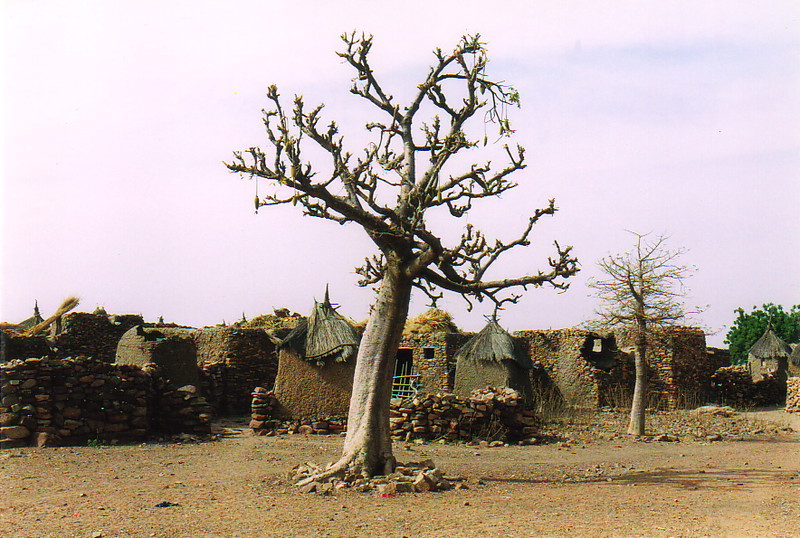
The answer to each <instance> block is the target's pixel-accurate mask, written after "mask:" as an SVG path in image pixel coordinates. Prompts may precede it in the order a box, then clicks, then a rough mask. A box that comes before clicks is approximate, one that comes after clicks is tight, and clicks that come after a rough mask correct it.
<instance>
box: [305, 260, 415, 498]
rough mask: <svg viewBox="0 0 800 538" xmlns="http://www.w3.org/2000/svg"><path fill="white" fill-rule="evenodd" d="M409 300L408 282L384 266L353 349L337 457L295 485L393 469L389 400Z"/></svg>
mask: <svg viewBox="0 0 800 538" xmlns="http://www.w3.org/2000/svg"><path fill="white" fill-rule="evenodd" d="M410 299H411V281H410V280H409V279H407V278H405V277H404V276H402V274H401V272H400V271H399V270H393V268H389V269H387V271H386V272H385V274H384V278H383V281H382V282H381V287H380V291H379V292H378V299H377V302H376V303H375V305H374V306H373V308H372V312H371V313H370V316H369V320H368V321H367V327H366V329H365V330H364V335H363V337H362V339H361V345H360V346H359V349H358V357H357V359H356V370H355V375H354V377H353V395H352V397H351V398H350V411H349V413H348V418H347V437H346V438H345V442H344V449H343V450H342V456H341V458H340V459H339V461H338V462H336V463H335V464H334V465H333V467H331V468H330V469H328V470H327V471H325V472H324V473H322V474H321V475H319V476H314V477H310V478H307V479H305V480H303V481H302V482H301V483H300V484H303V483H307V482H310V481H311V480H320V479H325V478H328V477H332V476H337V475H339V476H341V475H346V474H361V475H364V476H366V477H370V476H375V475H380V474H389V473H391V472H392V471H394V468H395V466H396V460H395V458H394V456H393V455H392V439H391V436H390V431H389V400H390V397H391V390H392V376H393V373H394V363H395V358H396V355H397V348H398V346H399V345H400V339H401V338H402V335H403V327H404V325H405V321H406V318H407V317H408V305H409V301H410Z"/></svg>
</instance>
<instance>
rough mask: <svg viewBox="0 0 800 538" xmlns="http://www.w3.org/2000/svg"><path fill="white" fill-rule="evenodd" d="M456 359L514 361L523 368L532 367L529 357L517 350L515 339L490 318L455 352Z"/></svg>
mask: <svg viewBox="0 0 800 538" xmlns="http://www.w3.org/2000/svg"><path fill="white" fill-rule="evenodd" d="M455 358H456V361H461V360H467V361H487V362H497V363H500V362H501V361H514V362H516V363H517V364H518V365H519V366H521V367H522V368H525V369H530V368H533V364H532V363H531V360H530V358H529V357H527V356H525V355H523V354H522V353H520V351H519V347H518V346H517V342H516V340H514V338H513V337H512V336H511V335H510V334H508V332H506V330H505V329H503V328H502V327H501V326H500V324H499V323H497V319H495V318H491V319H490V320H489V322H488V323H487V324H486V326H485V327H484V328H483V329H481V331H480V332H479V333H478V334H476V335H475V336H473V337H472V338H470V339H469V341H467V343H466V344H464V346H463V347H462V348H461V349H459V350H458V353H456V356H455Z"/></svg>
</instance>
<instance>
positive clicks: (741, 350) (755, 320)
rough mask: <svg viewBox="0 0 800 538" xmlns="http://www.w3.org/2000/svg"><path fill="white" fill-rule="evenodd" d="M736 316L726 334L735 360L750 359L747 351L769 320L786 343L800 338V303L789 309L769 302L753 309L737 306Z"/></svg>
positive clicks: (733, 360) (732, 359) (742, 361)
mask: <svg viewBox="0 0 800 538" xmlns="http://www.w3.org/2000/svg"><path fill="white" fill-rule="evenodd" d="M734 312H736V319H735V320H734V322H733V325H731V329H730V330H729V331H728V334H727V335H725V343H726V344H728V347H729V348H730V352H731V363H733V364H742V363H745V362H747V352H748V351H749V350H750V348H751V347H753V344H755V343H756V341H757V340H758V339H759V338H761V336H762V335H763V334H764V332H766V330H767V326H768V325H769V323H772V329H773V330H774V331H775V334H777V335H778V336H779V337H780V338H781V339H782V340H783V341H784V342H786V343H787V344H793V343H796V342H798V341H800V305H794V306H792V307H791V308H790V309H789V311H788V312H787V311H785V310H784V309H783V307H782V306H781V305H776V304H772V303H767V304H765V305H763V306H762V307H761V308H757V307H755V306H753V310H752V312H749V313H748V312H745V311H744V309H743V308H737V309H736V310H734Z"/></svg>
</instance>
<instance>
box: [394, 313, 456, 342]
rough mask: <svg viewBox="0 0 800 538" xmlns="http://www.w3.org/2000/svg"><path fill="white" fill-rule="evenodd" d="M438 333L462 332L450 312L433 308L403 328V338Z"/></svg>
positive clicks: (411, 320)
mask: <svg viewBox="0 0 800 538" xmlns="http://www.w3.org/2000/svg"><path fill="white" fill-rule="evenodd" d="M436 332H445V333H459V332H460V331H459V330H458V327H457V326H456V324H455V323H453V316H451V315H450V313H449V312H446V311H445V310H440V309H438V308H431V309H429V310H428V311H427V312H423V313H422V314H420V315H419V316H417V317H415V318H412V319H410V320H408V321H407V322H406V324H405V327H404V328H403V336H411V335H414V334H429V333H436Z"/></svg>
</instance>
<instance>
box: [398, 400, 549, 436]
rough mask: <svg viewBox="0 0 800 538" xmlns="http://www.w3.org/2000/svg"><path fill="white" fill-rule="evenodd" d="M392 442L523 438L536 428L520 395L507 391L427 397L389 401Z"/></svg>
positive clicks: (533, 433) (536, 429) (532, 413)
mask: <svg viewBox="0 0 800 538" xmlns="http://www.w3.org/2000/svg"><path fill="white" fill-rule="evenodd" d="M389 422H390V428H391V432H392V439H395V440H406V441H410V440H412V439H425V440H431V439H446V440H450V441H455V440H469V439H475V438H478V439H499V438H501V437H505V438H509V439H512V440H520V439H527V438H530V437H533V436H535V435H536V433H537V431H538V428H537V427H536V426H537V421H536V418H535V416H534V412H533V411H531V410H528V409H525V406H524V400H523V398H522V396H521V394H520V393H519V392H517V391H515V390H513V389H509V388H499V389H494V388H491V387H489V388H486V389H481V390H476V391H473V392H472V394H471V395H470V396H469V397H468V398H459V397H457V396H455V395H453V394H441V393H437V394H427V395H425V396H420V397H417V398H413V399H409V400H405V401H399V400H397V399H393V400H392V405H391V408H390V411H389Z"/></svg>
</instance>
